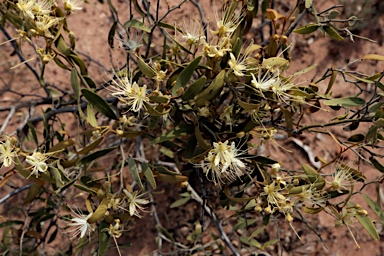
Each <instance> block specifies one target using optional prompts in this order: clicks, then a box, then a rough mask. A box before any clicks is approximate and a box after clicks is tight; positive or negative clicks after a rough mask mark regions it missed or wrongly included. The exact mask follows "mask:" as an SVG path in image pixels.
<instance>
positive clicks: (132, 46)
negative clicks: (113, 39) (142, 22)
mask: <svg viewBox="0 0 384 256" xmlns="http://www.w3.org/2000/svg"><path fill="white" fill-rule="evenodd" d="M118 40H120V41H121V42H122V43H123V46H124V47H125V49H126V50H127V51H128V52H130V53H136V52H137V51H138V50H139V48H140V47H141V46H143V43H142V41H143V35H141V36H139V33H138V32H137V31H136V33H134V35H132V36H130V38H129V39H128V40H127V41H124V40H122V39H120V38H119V39H118Z"/></svg>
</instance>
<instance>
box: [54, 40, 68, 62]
mask: <svg viewBox="0 0 384 256" xmlns="http://www.w3.org/2000/svg"><path fill="white" fill-rule="evenodd" d="M55 46H56V48H57V50H59V52H60V53H61V54H63V55H64V56H67V57H68V56H69V55H70V54H71V49H70V48H69V47H68V45H67V43H66V42H65V41H64V38H63V36H62V35H60V36H59V37H58V38H57V40H56V41H55Z"/></svg>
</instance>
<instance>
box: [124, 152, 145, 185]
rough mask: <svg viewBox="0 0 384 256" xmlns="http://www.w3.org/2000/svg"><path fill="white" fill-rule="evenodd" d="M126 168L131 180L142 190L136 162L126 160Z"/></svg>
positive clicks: (130, 159) (131, 159)
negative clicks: (129, 172)
mask: <svg viewBox="0 0 384 256" xmlns="http://www.w3.org/2000/svg"><path fill="white" fill-rule="evenodd" d="M128 167H129V170H130V171H131V174H132V177H133V179H134V180H135V181H136V183H137V184H138V185H139V187H140V189H144V186H143V183H142V182H141V178H140V174H139V170H138V169H137V166H136V162H135V160H134V159H133V158H129V159H128Z"/></svg>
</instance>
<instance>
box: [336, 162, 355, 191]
mask: <svg viewBox="0 0 384 256" xmlns="http://www.w3.org/2000/svg"><path fill="white" fill-rule="evenodd" d="M353 184H354V182H353V169H352V168H351V167H349V166H347V165H344V164H339V165H338V166H337V167H336V171H335V172H334V173H333V174H332V182H331V186H332V189H335V190H337V191H338V192H339V193H342V191H341V190H342V189H344V190H348V188H349V187H351V186H353Z"/></svg>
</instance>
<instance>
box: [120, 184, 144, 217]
mask: <svg viewBox="0 0 384 256" xmlns="http://www.w3.org/2000/svg"><path fill="white" fill-rule="evenodd" d="M123 192H124V194H125V196H126V197H127V201H128V204H129V210H128V212H129V215H131V216H133V215H135V216H137V217H139V218H140V217H141V215H140V214H139V211H138V210H140V211H143V210H144V207H142V206H141V204H148V203H149V201H148V200H147V199H142V198H141V197H142V196H143V194H141V195H139V192H138V191H134V192H133V193H131V192H129V191H128V190H126V189H124V190H123Z"/></svg>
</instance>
